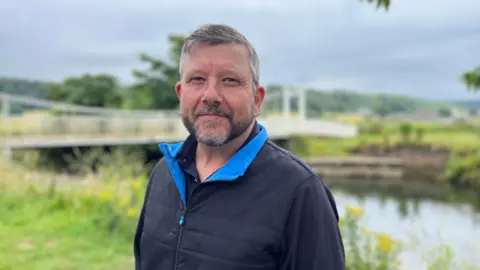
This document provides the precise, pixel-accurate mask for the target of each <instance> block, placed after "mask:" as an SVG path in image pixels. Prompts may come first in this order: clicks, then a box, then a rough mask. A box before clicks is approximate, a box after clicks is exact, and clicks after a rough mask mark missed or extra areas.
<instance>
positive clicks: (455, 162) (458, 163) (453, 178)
mask: <svg viewBox="0 0 480 270" xmlns="http://www.w3.org/2000/svg"><path fill="white" fill-rule="evenodd" d="M441 180H443V181H446V182H447V183H449V184H451V185H452V186H457V187H480V150H479V151H472V153H468V154H467V155H462V156H461V155H458V154H453V155H451V157H450V159H449V161H448V163H447V167H446V169H445V171H444V173H443V175H442V177H441Z"/></svg>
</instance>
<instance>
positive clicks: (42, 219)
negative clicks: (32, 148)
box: [0, 153, 459, 270]
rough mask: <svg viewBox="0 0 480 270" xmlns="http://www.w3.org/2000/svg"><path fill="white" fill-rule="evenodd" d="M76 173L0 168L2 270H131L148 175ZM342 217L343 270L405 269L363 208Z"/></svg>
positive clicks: (116, 161)
mask: <svg viewBox="0 0 480 270" xmlns="http://www.w3.org/2000/svg"><path fill="white" fill-rule="evenodd" d="M86 160H89V161H86ZM92 160H97V162H99V161H98V160H102V161H101V164H102V165H101V166H92ZM74 166H77V168H78V171H79V172H81V173H82V179H81V180H79V179H67V178H66V177H62V176H58V175H53V174H48V173H39V172H35V171H32V170H29V169H26V168H25V167H22V166H19V165H16V164H14V163H11V162H8V161H6V160H2V162H0V171H1V172H2V175H1V178H0V212H1V213H2V214H1V215H0V239H2V240H1V241H0V254H2V255H1V258H2V259H1V260H0V269H15V270H16V269H93V270H103V269H119V270H122V269H133V260H132V254H133V252H132V243H133V235H134V231H135V226H136V222H137V218H138V214H139V211H140V208H141V205H142V202H143V196H144V192H145V187H146V183H147V172H146V170H145V169H141V168H143V166H142V165H141V164H139V163H138V159H136V157H133V158H127V157H126V156H124V155H122V154H121V153H113V154H112V155H109V156H108V157H105V156H99V155H98V154H91V155H90V156H88V157H87V158H85V159H83V160H82V161H81V162H77V163H76V165H74ZM92 167H93V169H92ZM345 213H346V214H345V215H344V216H343V217H342V220H341V222H340V227H341V230H342V235H343V239H344V244H345V250H346V254H347V269H350V270H363V269H365V270H367V269H369V270H390V269H405V267H406V269H409V267H408V266H402V265H401V261H400V259H399V255H400V254H401V252H402V250H403V248H404V247H405V245H404V243H402V241H400V240H398V239H393V238H392V237H391V236H390V235H388V234H384V233H380V232H373V231H369V230H368V228H365V227H364V226H363V220H364V218H365V213H364V211H363V209H361V208H356V207H352V206H349V207H347V208H346V211H345ZM429 260H430V261H431V262H432V263H431V266H430V268H429V269H432V270H433V269H459V268H458V267H457V266H458V265H457V264H455V263H454V260H453V258H452V253H448V254H447V253H440V255H438V256H436V257H434V258H430V259H429ZM448 264H451V266H449V267H447V268H445V267H446V266H448ZM402 267H403V268H402Z"/></svg>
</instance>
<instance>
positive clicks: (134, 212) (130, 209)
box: [127, 207, 137, 217]
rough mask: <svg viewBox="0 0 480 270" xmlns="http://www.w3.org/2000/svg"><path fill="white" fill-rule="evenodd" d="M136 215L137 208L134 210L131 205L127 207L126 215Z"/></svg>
mask: <svg viewBox="0 0 480 270" xmlns="http://www.w3.org/2000/svg"><path fill="white" fill-rule="evenodd" d="M136 215H137V210H135V208H133V207H130V208H128V211H127V216H129V217H134V216H136Z"/></svg>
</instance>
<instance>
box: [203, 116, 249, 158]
mask: <svg viewBox="0 0 480 270" xmlns="http://www.w3.org/2000/svg"><path fill="white" fill-rule="evenodd" d="M254 126H255V121H253V122H252V123H251V124H250V126H249V127H248V128H247V130H246V131H245V132H244V133H243V134H242V135H240V136H238V137H237V138H235V139H234V140H232V141H230V142H228V143H226V144H224V145H222V146H219V147H211V146H207V145H204V144H201V143H199V144H198V146H197V153H196V155H197V156H196V162H197V166H201V167H210V166H218V167H221V166H223V164H225V163H226V162H227V161H228V160H229V159H230V158H231V157H232V156H233V155H235V153H236V152H237V150H238V149H239V148H240V147H241V146H242V145H243V144H244V143H245V141H246V140H247V138H248V137H249V136H250V134H251V133H252V130H253V127H254Z"/></svg>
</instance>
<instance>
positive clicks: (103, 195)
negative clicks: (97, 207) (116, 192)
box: [98, 191, 112, 201]
mask: <svg viewBox="0 0 480 270" xmlns="http://www.w3.org/2000/svg"><path fill="white" fill-rule="evenodd" d="M98 198H99V199H100V200H101V201H108V200H110V199H111V198H112V195H110V193H108V192H106V191H102V192H100V195H99V197H98Z"/></svg>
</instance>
